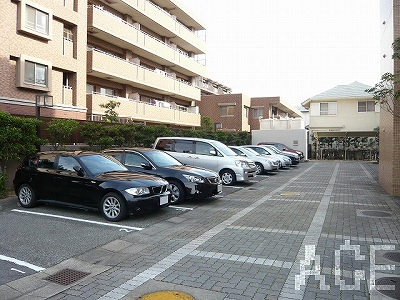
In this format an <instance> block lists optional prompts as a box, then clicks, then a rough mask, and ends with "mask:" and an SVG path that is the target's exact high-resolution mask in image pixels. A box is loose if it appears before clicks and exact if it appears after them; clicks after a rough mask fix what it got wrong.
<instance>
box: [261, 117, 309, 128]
mask: <svg viewBox="0 0 400 300" xmlns="http://www.w3.org/2000/svg"><path fill="white" fill-rule="evenodd" d="M289 129H304V120H303V119H302V118H281V119H275V118H270V119H260V130H289Z"/></svg>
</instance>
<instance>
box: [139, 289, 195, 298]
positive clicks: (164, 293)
mask: <svg viewBox="0 0 400 300" xmlns="http://www.w3.org/2000/svg"><path fill="white" fill-rule="evenodd" d="M138 300H195V299H194V298H193V297H192V296H190V295H189V294H186V293H184V292H180V291H159V292H154V293H150V294H146V295H144V296H142V297H139V298H138Z"/></svg>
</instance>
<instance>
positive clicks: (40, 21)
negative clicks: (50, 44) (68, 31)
mask: <svg viewBox="0 0 400 300" xmlns="http://www.w3.org/2000/svg"><path fill="white" fill-rule="evenodd" d="M25 26H26V27H27V28H29V29H32V30H35V31H37V32H39V33H42V34H46V35H49V14H47V13H45V12H43V11H41V10H39V9H36V8H34V7H32V6H29V5H27V6H26V17H25Z"/></svg>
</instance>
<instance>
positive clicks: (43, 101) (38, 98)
mask: <svg viewBox="0 0 400 300" xmlns="http://www.w3.org/2000/svg"><path fill="white" fill-rule="evenodd" d="M52 106H53V96H51V95H48V94H46V93H44V94H37V95H35V107H36V119H38V120H39V121H40V108H41V107H52ZM36 136H37V137H38V138H39V139H40V124H39V123H38V124H37V126H36ZM37 150H38V151H40V146H38V149H37Z"/></svg>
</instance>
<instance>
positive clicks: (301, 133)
mask: <svg viewBox="0 0 400 300" xmlns="http://www.w3.org/2000/svg"><path fill="white" fill-rule="evenodd" d="M307 134H308V132H307V130H305V129H292V130H252V131H251V136H252V141H251V143H252V144H255V145H256V144H258V143H260V142H278V143H282V144H285V145H286V146H288V147H290V148H293V149H295V150H300V151H303V153H304V159H308V157H307V146H308V145H307Z"/></svg>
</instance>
